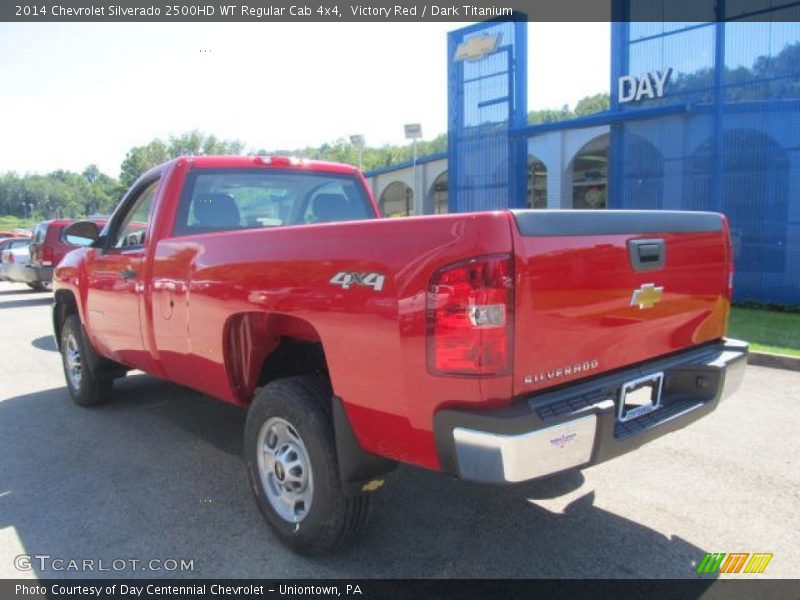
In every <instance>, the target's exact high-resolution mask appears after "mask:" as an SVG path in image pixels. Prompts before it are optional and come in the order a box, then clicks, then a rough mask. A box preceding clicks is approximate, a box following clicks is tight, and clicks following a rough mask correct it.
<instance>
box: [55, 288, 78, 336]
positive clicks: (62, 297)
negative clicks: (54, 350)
mask: <svg viewBox="0 0 800 600" xmlns="http://www.w3.org/2000/svg"><path fill="white" fill-rule="evenodd" d="M77 314H78V303H77V302H76V301H75V296H73V295H72V292H68V291H67V290H58V291H57V292H56V294H55V310H54V311H53V332H54V333H55V336H56V345H57V346H58V347H59V349H60V348H61V327H62V326H63V325H64V321H66V320H67V317H68V316H70V315H77Z"/></svg>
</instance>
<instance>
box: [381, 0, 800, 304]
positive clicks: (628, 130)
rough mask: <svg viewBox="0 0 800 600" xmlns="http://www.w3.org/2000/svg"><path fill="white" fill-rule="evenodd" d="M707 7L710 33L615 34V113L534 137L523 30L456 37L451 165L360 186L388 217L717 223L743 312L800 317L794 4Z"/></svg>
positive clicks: (436, 162)
mask: <svg viewBox="0 0 800 600" xmlns="http://www.w3.org/2000/svg"><path fill="white" fill-rule="evenodd" d="M703 4H704V2H703V0H700V1H699V2H698V3H697V11H698V15H700V14H701V13H702V11H703V10H708V11H709V16H710V18H709V21H708V22H700V21H699V20H698V21H696V22H682V23H666V22H645V21H642V22H636V21H631V22H625V21H621V22H614V23H612V27H611V40H610V44H611V73H610V84H611V85H610V92H611V100H610V108H609V110H608V111H605V112H602V113H596V114H592V115H589V116H585V117H581V118H576V119H573V120H568V121H559V122H553V123H544V124H539V125H529V124H528V123H527V114H528V108H527V75H528V73H527V64H526V61H527V23H526V22H524V21H517V22H513V21H510V22H496V21H495V22H485V23H479V24H476V25H472V26H470V27H467V28H464V29H459V30H457V31H453V32H451V33H450V34H448V56H447V61H448V81H447V86H448V151H447V152H446V153H442V154H437V155H431V156H426V157H422V158H420V159H418V160H417V161H416V164H412V163H411V162H408V163H403V164H399V165H395V166H392V167H387V168H384V169H378V170H375V171H371V172H369V173H367V176H368V179H369V181H370V184H371V185H372V189H373V192H374V193H375V197H376V198H377V199H378V200H379V202H380V203H381V206H382V209H383V211H384V213H385V214H387V215H392V216H402V215H413V214H435V213H443V212H465V211H474V210H495V209H502V208H534V209H540V208H555V209H603V208H610V209H668V210H712V211H719V212H722V213H724V214H726V215H727V217H728V220H729V222H730V226H731V231H732V237H733V243H734V248H735V257H736V279H735V290H736V292H735V294H736V299H737V300H740V301H745V300H752V301H756V302H764V303H772V304H782V305H793V306H798V305H800V2H788V3H774V5H775V6H777V5H780V7H779V8H764V7H765V6H769V5H771V4H773V3H766V4H765V3H742V2H732V1H731V0H728V1H727V2H716V3H713V2H709V3H708V7H705V8H704V6H703ZM668 5H669V0H664V7H665V10H667V9H668ZM750 5H752V6H753V7H756V8H757V9H758V11H759V12H758V13H755V14H748V13H747V12H746V11H747V10H750V8H748V7H749V6H750ZM614 6H615V10H616V11H617V12H619V11H621V12H622V14H628V15H629V14H630V13H629V12H625V11H630V8H631V6H633V4H628V3H627V2H625V1H622V2H616V3H615V5H614ZM726 6H727V7H729V8H728V10H729V11H730V12H729V13H727V14H718V13H715V11H723V10H725V7H726ZM734 10H735V12H734ZM753 10H755V8H754V9H753ZM638 18H641V16H639V17H638ZM654 18H658V17H654ZM565 76H569V74H565ZM443 84H444V83H443ZM534 93H535V92H534ZM415 190H416V195H415Z"/></svg>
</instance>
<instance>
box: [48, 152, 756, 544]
mask: <svg viewBox="0 0 800 600" xmlns="http://www.w3.org/2000/svg"><path fill="white" fill-rule="evenodd" d="M64 236H65V237H66V238H68V239H69V240H70V242H71V243H73V244H78V245H80V246H81V247H80V248H77V249H75V250H72V251H71V252H69V253H68V254H66V256H65V257H64V258H63V259H62V260H60V262H59V264H58V265H57V267H56V268H55V273H54V282H53V287H54V297H55V303H54V307H53V325H54V331H55V337H56V340H57V343H58V347H59V349H60V352H61V356H62V362H63V368H64V374H65V378H66V381H67V390H68V392H69V395H70V397H71V398H72V399H73V401H74V402H76V403H77V404H79V405H83V406H89V405H96V404H100V403H102V402H105V401H107V400H109V399H110V397H111V395H112V387H113V382H114V380H115V379H116V378H120V377H124V376H125V374H126V373H127V372H128V371H129V370H132V369H140V370H142V371H145V372H147V373H150V374H152V375H154V376H156V377H159V378H161V379H166V380H168V381H172V382H176V383H178V384H182V385H184V386H187V387H189V388H192V389H194V390H198V391H200V392H202V393H205V394H209V395H211V396H214V397H216V398H219V399H221V400H223V401H225V402H228V403H231V404H234V405H236V406H239V407H241V408H242V409H245V410H247V419H246V424H245V432H244V457H245V463H246V466H247V472H248V475H249V477H250V483H251V487H252V489H253V491H254V494H255V499H256V503H257V505H258V507H259V509H260V510H261V512H262V513H263V515H264V517H265V518H266V520H267V521H268V523H269V524H270V525H271V526H272V527H273V528H274V529H275V531H276V532H277V534H278V536H279V537H280V539H281V540H282V541H284V542H285V543H286V544H287V545H288V546H289V547H290V548H292V549H293V550H295V551H297V552H301V553H306V554H319V553H323V552H328V551H330V550H332V549H333V548H335V547H336V546H337V545H338V544H340V543H341V542H343V541H344V540H345V539H346V538H348V537H350V536H352V535H353V534H354V533H356V532H357V531H359V530H360V529H361V527H362V526H363V524H364V521H365V516H366V514H367V505H368V502H369V500H370V493H375V490H378V489H380V488H381V487H382V486H383V482H384V479H385V477H386V475H387V473H389V471H391V469H392V468H393V467H394V466H395V465H396V464H397V463H398V462H405V463H410V464H413V465H417V466H420V467H424V468H427V469H431V470H434V471H439V472H442V473H446V474H450V475H452V476H456V477H459V478H462V479H465V480H472V481H480V482H487V483H496V484H506V483H511V482H516V481H525V480H531V479H535V478H537V477H543V476H547V475H550V474H553V473H556V472H559V471H563V470H566V469H578V468H584V467H587V466H590V465H593V464H597V463H600V462H603V461H605V460H608V459H610V458H613V457H615V456H618V455H620V454H623V453H625V452H629V451H632V450H634V449H635V448H638V447H639V446H641V445H642V444H643V443H645V442H647V441H650V440H652V439H655V438H657V437H659V436H661V435H663V434H665V433H667V432H669V431H674V430H675V429H678V428H680V427H683V426H685V425H688V424H689V423H691V422H693V421H695V420H697V419H698V418H701V417H703V416H705V415H707V414H709V413H711V412H712V411H713V410H714V409H715V408H716V407H717V405H718V403H719V402H720V400H721V399H723V398H724V397H725V396H727V395H728V394H730V393H731V392H732V391H733V390H735V389H736V387H737V386H738V384H739V381H740V379H741V376H742V372H743V369H744V364H745V358H746V354H747V345H746V344H744V343H742V342H737V341H734V340H729V339H726V338H725V328H726V323H727V319H728V313H729V310H730V299H731V287H730V282H731V281H732V277H731V274H732V269H733V262H732V261H733V251H732V247H731V242H730V235H729V232H728V225H727V222H726V220H725V218H724V217H723V216H722V215H719V214H716V213H702V212H694V213H683V212H671V211H640V212H635V211H569V210H557V211H542V210H512V211H508V210H507V211H495V212H485V213H470V214H446V215H435V216H429V217H424V218H414V219H383V218H380V211H379V209H378V206H377V204H376V202H375V199H374V198H373V197H372V195H371V193H370V191H369V188H368V186H367V185H366V182H365V180H364V178H363V176H362V174H361V172H360V171H358V170H357V169H355V168H353V167H350V166H346V165H337V164H331V163H323V162H314V161H305V160H295V159H289V158H285V157H263V156H258V157H244V156H238V157H233V156H228V157H218V156H202V157H189V158H179V159H176V160H172V161H170V162H168V163H165V164H163V165H160V166H158V167H155V168H153V169H151V170H150V171H148V172H147V173H145V174H144V175H142V176H141V177H140V178H139V180H138V181H137V182H135V183H134V185H133V186H132V187H131V189H130V190H129V191H128V192H127V194H126V195H125V196H124V197H123V199H122V200H121V202H120V204H119V206H118V207H117V209H116V210H115V212H114V214H113V215H112V216H111V218H110V220H109V221H108V222H107V223H106V224H105V225H104V226H102V229H101V227H100V226H98V224H96V223H93V222H90V221H79V222H77V223H73V224H72V225H69V226H68V227H67V228H66V229H65V231H64ZM661 289H663V290H667V292H665V293H663V294H661V293H659V290H661ZM637 290H639V291H640V292H639V293H638V294H637V293H636V292H637ZM373 292H380V293H373ZM632 295H633V300H632ZM656 296H657V297H656ZM644 307H646V310H645V309H644ZM630 485H636V483H635V482H630Z"/></svg>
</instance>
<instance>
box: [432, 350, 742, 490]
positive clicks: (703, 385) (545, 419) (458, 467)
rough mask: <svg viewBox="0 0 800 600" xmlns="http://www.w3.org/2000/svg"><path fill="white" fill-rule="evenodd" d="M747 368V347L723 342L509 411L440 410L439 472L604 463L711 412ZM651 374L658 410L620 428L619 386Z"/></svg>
mask: <svg viewBox="0 0 800 600" xmlns="http://www.w3.org/2000/svg"><path fill="white" fill-rule="evenodd" d="M746 362H747V344H746V343H744V342H740V341H736V340H724V341H722V342H718V343H714V344H711V345H707V346H703V347H701V348H696V349H693V350H689V351H685V352H681V353H679V354H676V355H673V356H670V357H667V358H663V359H657V360H653V361H649V362H646V363H643V364H641V365H638V366H636V367H634V368H630V369H625V370H622V371H618V372H615V373H613V374H609V375H601V376H599V377H595V378H592V379H590V380H587V381H584V382H580V383H577V384H572V385H569V386H565V387H563V388H560V389H557V390H554V391H546V392H542V393H539V394H535V395H532V396H529V397H525V398H521V399H519V401H517V402H515V403H514V404H513V405H512V406H510V407H508V408H504V409H500V410H492V411H480V412H479V411H467V410H444V411H441V412H439V413H437V415H436V417H435V419H434V430H435V432H436V440H437V446H438V450H439V456H440V460H441V463H442V468H443V470H444V471H447V472H450V473H452V474H455V475H457V476H458V477H460V478H462V479H467V480H470V481H480V482H486V483H513V482H518V481H527V480H530V479H536V478H538V477H544V476H546V475H551V474H553V473H557V472H559V471H564V470H567V469H571V468H576V467H585V466H589V465H593V464H597V463H601V462H604V461H606V460H609V459H611V458H615V457H616V456H619V455H621V454H625V453H626V452H630V451H632V450H634V449H636V448H638V447H639V446H641V445H642V444H645V443H647V442H649V441H651V440H654V439H656V438H658V437H661V436H662V435H664V434H666V433H669V432H671V431H675V430H677V429H681V428H682V427H685V426H686V425H688V424H689V423H691V422H693V421H696V420H697V419H699V418H701V417H703V416H705V415H707V414H709V413H710V412H712V411H713V410H714V409H716V408H717V406H718V404H719V402H720V400H722V399H723V398H725V397H727V396H729V395H730V394H731V393H733V392H734V391H735V390H736V389H737V388H738V387H739V384H740V383H741V380H742V376H743V374H744V368H745V364H746ZM654 373H663V374H664V383H663V392H662V396H661V406H660V407H659V408H657V409H656V410H654V411H653V412H650V413H648V414H646V415H643V416H641V417H638V418H635V419H633V420H629V421H626V422H621V421H620V420H619V419H618V418H617V409H618V403H619V395H620V390H621V388H622V386H623V385H624V384H625V383H626V382H630V381H633V380H636V379H638V378H641V377H645V376H648V375H651V374H654Z"/></svg>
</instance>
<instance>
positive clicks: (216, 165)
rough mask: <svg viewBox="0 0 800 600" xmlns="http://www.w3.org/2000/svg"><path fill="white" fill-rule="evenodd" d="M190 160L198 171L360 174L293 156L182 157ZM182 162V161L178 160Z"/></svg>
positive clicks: (343, 165)
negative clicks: (263, 169)
mask: <svg viewBox="0 0 800 600" xmlns="http://www.w3.org/2000/svg"><path fill="white" fill-rule="evenodd" d="M181 158H185V159H186V160H189V161H190V162H191V164H192V166H194V167H196V168H198V169H220V168H221V169H248V168H258V167H265V166H273V167H280V168H289V169H291V168H296V169H309V170H312V171H326V172H333V173H343V174H347V175H352V174H355V173H358V172H359V170H358V168H357V167H354V166H352V165H347V164H342V163H334V162H327V161H322V160H310V159H307V158H296V157H292V156H264V155H258V156H217V155H212V156H185V157H181ZM177 160H180V159H177Z"/></svg>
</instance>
